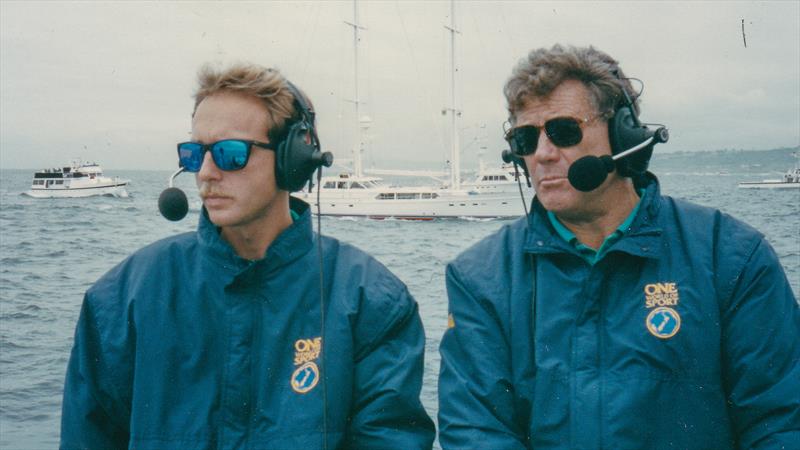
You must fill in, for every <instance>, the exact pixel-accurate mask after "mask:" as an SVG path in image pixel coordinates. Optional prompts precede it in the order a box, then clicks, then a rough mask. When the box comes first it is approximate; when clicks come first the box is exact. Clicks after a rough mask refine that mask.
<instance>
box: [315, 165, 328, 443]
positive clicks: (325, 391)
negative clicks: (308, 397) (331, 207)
mask: <svg viewBox="0 0 800 450" xmlns="http://www.w3.org/2000/svg"><path fill="white" fill-rule="evenodd" d="M321 190H322V167H319V168H318V169H317V257H318V258H317V259H318V260H319V316H320V324H319V332H320V337H321V338H322V349H321V350H322V355H321V357H320V363H321V365H322V370H320V373H321V375H320V376H321V377H322V380H320V381H321V382H322V448H323V450H328V383H327V381H326V378H327V376H328V372H327V370H326V364H325V356H326V355H327V353H328V352H326V351H325V343H326V340H327V338H326V337H325V277H324V275H323V269H324V262H323V258H322V202H321V201H320V191H321Z"/></svg>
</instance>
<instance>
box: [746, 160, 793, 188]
mask: <svg viewBox="0 0 800 450" xmlns="http://www.w3.org/2000/svg"><path fill="white" fill-rule="evenodd" d="M739 187H740V188H748V189H764V188H766V189H786V188H800V165H797V166H795V167H794V169H789V170H787V171H786V173H785V174H783V178H782V179H774V180H762V181H744V182H741V183H739Z"/></svg>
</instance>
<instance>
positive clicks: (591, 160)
mask: <svg viewBox="0 0 800 450" xmlns="http://www.w3.org/2000/svg"><path fill="white" fill-rule="evenodd" d="M645 133H646V134H648V135H649V136H648V137H647V138H646V139H645V140H644V141H642V142H641V143H639V144H637V145H635V146H633V147H631V148H629V149H627V150H625V151H622V152H620V153H617V154H615V155H613V156H611V155H603V156H599V157H598V156H592V155H588V156H584V157H583V158H580V159H578V160H577V161H575V162H573V163H572V165H570V166H569V172H568V173H567V178H568V179H569V184H571V185H572V187H574V188H575V189H577V190H579V191H582V192H589V191H593V190H595V189H597V188H598V187H599V186H600V185H601V184H603V182H604V181H605V180H606V177H608V174H609V173H611V172H613V171H614V168H615V167H616V161H617V160H620V159H622V158H624V157H626V156H628V155H631V154H633V153H635V152H638V151H639V150H642V149H645V148H647V147H649V146H652V145H654V144H657V143H664V142H667V140H669V131H667V129H666V128H665V127H659V128H658V129H656V130H655V131H650V130H648V129H647V128H645Z"/></svg>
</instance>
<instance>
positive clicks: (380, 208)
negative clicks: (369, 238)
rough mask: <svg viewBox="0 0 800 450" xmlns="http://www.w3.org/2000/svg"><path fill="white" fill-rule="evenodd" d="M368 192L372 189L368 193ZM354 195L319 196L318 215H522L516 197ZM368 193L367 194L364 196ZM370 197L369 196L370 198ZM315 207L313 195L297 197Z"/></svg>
mask: <svg viewBox="0 0 800 450" xmlns="http://www.w3.org/2000/svg"><path fill="white" fill-rule="evenodd" d="M370 191H371V190H370ZM370 191H367V192H359V193H356V194H353V195H349V193H342V194H338V195H335V196H333V195H325V191H324V190H323V192H322V193H321V198H320V200H321V204H322V205H321V212H322V214H323V215H325V216H344V217H369V218H372V219H384V218H390V217H391V218H397V219H414V220H431V219H436V218H464V217H472V218H503V217H519V216H522V215H523V214H524V208H523V205H522V200H521V199H520V196H519V194H517V195H513V194H507V193H502V194H500V193H498V194H470V193H469V192H467V191H449V190H440V191H438V192H437V194H438V197H437V198H416V199H398V198H394V199H387V200H384V199H377V198H375V195H376V194H377V193H376V192H375V191H371V192H370ZM365 194H367V195H365ZM369 194H372V195H369ZM300 196H301V198H303V199H304V200H305V201H307V202H308V203H311V204H313V205H314V209H313V211H314V212H315V213H316V211H317V208H316V201H317V197H316V193H304V194H300Z"/></svg>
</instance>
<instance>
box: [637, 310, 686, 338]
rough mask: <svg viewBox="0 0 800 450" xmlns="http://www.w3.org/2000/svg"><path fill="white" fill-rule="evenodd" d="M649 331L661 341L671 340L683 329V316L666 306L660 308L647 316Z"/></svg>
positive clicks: (646, 321) (646, 322)
mask: <svg viewBox="0 0 800 450" xmlns="http://www.w3.org/2000/svg"><path fill="white" fill-rule="evenodd" d="M645 324H646V325H647V331H649V332H650V334H652V335H653V336H655V337H657V338H661V339H669V338H671V337H672V336H675V334H676V333H678V330H680V329H681V316H680V315H679V314H678V311H675V310H674V309H672V308H667V307H666V306H661V307H658V308H656V309H654V310H652V311H650V314H648V315H647V320H645Z"/></svg>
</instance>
